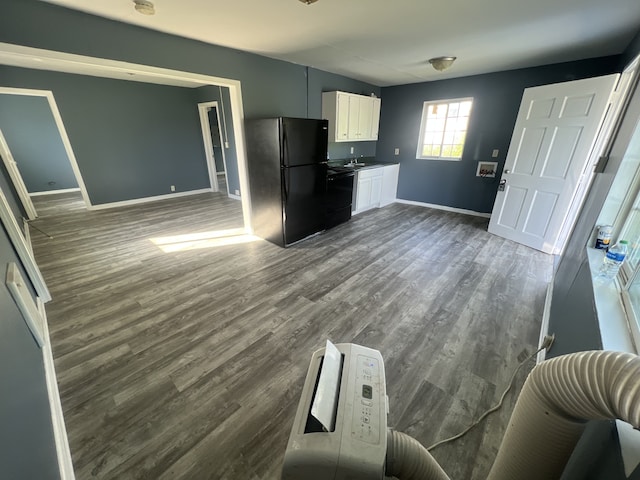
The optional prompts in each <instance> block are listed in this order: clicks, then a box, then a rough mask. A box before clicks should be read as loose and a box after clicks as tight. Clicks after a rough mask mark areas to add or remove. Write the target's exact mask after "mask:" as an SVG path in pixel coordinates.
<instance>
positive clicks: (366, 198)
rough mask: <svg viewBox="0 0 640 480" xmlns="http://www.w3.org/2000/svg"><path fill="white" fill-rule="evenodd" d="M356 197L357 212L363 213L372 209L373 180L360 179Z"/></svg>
mask: <svg viewBox="0 0 640 480" xmlns="http://www.w3.org/2000/svg"><path fill="white" fill-rule="evenodd" d="M356 192H357V195H356V211H357V212H361V211H363V210H367V209H368V208H370V207H371V178H358V187H357V190H356Z"/></svg>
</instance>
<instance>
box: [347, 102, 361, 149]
mask: <svg viewBox="0 0 640 480" xmlns="http://www.w3.org/2000/svg"><path fill="white" fill-rule="evenodd" d="M348 98H349V127H348V130H349V133H348V135H347V137H348V138H349V140H359V136H358V135H359V131H358V130H359V128H360V123H359V119H358V115H359V113H360V97H359V96H358V95H349V96H348Z"/></svg>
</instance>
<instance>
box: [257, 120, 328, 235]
mask: <svg viewBox="0 0 640 480" xmlns="http://www.w3.org/2000/svg"><path fill="white" fill-rule="evenodd" d="M245 135H246V145H247V169H248V174H249V190H250V198H251V218H252V220H251V223H252V226H253V230H254V233H255V234H256V235H258V236H259V237H262V238H264V239H265V240H268V241H270V242H272V243H275V244H276V245H279V246H281V247H286V246H288V245H291V244H293V243H296V242H298V241H300V240H302V239H304V238H306V237H308V236H310V235H313V234H315V233H318V232H320V231H322V230H324V229H325V223H326V222H325V212H324V203H325V201H326V199H325V194H326V189H327V141H328V122H327V120H314V119H306V118H283V117H280V118H264V119H255V120H247V121H246V124H245Z"/></svg>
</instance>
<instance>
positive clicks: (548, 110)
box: [489, 74, 619, 254]
mask: <svg viewBox="0 0 640 480" xmlns="http://www.w3.org/2000/svg"><path fill="white" fill-rule="evenodd" d="M618 77H619V75H618V74H613V75H607V76H604V77H596V78H588V79H584V80H576V81H573V82H564V83H556V84H553V85H544V86H541V87H533V88H527V89H526V90H525V91H524V95H523V97H522V103H521V104H520V111H519V112H518V117H517V119H516V125H515V127H514V130H513V136H512V137H511V144H510V146H509V152H508V153H507V159H506V161H505V165H504V170H503V172H502V179H501V187H500V189H499V191H498V194H497V196H496V201H495V204H494V206H493V212H492V214H491V220H490V222H489V232H490V233H493V234H495V235H499V236H501V237H504V238H508V239H509V240H513V241H515V242H518V243H522V244H523V245H527V246H529V247H532V248H535V249H537V250H541V251H543V252H546V253H554V254H556V253H559V252H560V251H561V250H562V245H559V244H558V243H559V242H558V238H559V236H560V232H561V230H562V225H563V223H564V221H565V218H566V217H567V213H568V211H569V208H570V206H571V202H572V199H573V197H574V195H575V193H576V189H577V187H578V185H579V183H580V181H581V179H582V177H583V176H584V175H585V173H587V170H588V169H587V167H588V163H589V158H590V153H591V150H592V148H593V145H594V143H595V139H596V136H597V134H598V131H599V129H600V126H601V124H602V120H603V118H604V115H605V113H606V111H607V107H608V105H609V102H610V97H611V93H612V91H613V89H614V87H615V85H616V83H617V81H618Z"/></svg>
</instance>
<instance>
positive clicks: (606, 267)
mask: <svg viewBox="0 0 640 480" xmlns="http://www.w3.org/2000/svg"><path fill="white" fill-rule="evenodd" d="M628 244H629V242H627V241H626V240H620V241H619V242H618V243H616V244H615V245H614V246H613V247H611V248H609V250H608V251H607V253H606V254H605V256H604V260H603V262H602V266H601V267H600V274H599V276H600V277H603V278H606V279H609V280H613V279H614V278H615V276H616V275H617V274H618V270H620V266H621V265H622V262H624V258H625V257H626V256H627V245H628Z"/></svg>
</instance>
